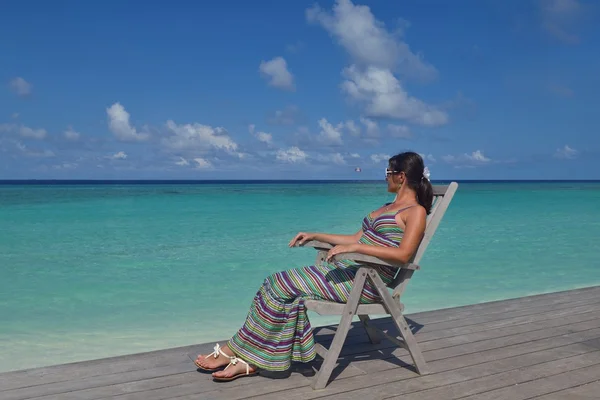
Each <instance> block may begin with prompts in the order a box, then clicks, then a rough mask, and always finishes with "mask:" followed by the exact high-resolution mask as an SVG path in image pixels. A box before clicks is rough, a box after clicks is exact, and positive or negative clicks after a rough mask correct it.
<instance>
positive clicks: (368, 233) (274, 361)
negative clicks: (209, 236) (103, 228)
mask: <svg viewBox="0 0 600 400" xmlns="http://www.w3.org/2000/svg"><path fill="white" fill-rule="evenodd" d="M411 207H412V206H411ZM407 208H408V207H407ZM403 210H404V209H402V210H399V211H391V212H384V213H383V214H381V215H380V216H378V217H377V218H372V217H371V214H369V215H367V216H366V217H365V218H364V219H363V222H362V231H363V234H362V237H361V238H360V240H359V243H364V244H369V245H375V246H390V247H398V246H399V244H400V240H401V238H402V234H403V232H402V229H400V227H399V226H398V224H397V223H396V220H395V217H396V214H397V213H399V212H401V211H403ZM359 267H360V264H358V263H356V262H354V261H351V260H341V261H336V262H335V263H328V262H323V264H322V265H319V266H317V265H311V266H305V267H300V268H294V269H291V270H287V271H282V272H277V273H275V274H273V275H270V276H269V277H267V278H266V279H265V281H264V283H263V284H262V286H261V287H260V289H259V290H258V292H257V293H256V296H255V297H254V300H253V302H252V305H251V307H250V311H249V312H248V316H247V318H246V321H245V323H244V325H243V326H242V328H241V329H240V330H239V331H238V332H237V333H236V334H235V335H234V336H233V337H232V338H231V339H230V340H229V342H228V343H227V344H228V346H229V348H230V349H231V350H232V351H233V352H234V353H235V355H236V356H237V357H239V358H241V359H243V360H244V361H246V362H248V363H249V364H254V365H256V366H257V367H259V368H262V369H265V370H269V371H285V370H287V369H288V368H290V365H291V362H309V361H311V360H313V359H314V358H315V355H316V352H315V343H314V338H313V331H312V327H311V325H310V322H309V320H308V317H307V315H306V308H305V306H304V300H305V299H317V300H328V301H334V302H342V303H344V302H346V301H347V299H348V296H349V295H350V291H351V290H352V284H353V283H354V276H355V274H356V272H357V270H358V268H359ZM395 274H396V269H394V268H389V267H381V268H380V269H379V275H380V276H381V279H382V280H383V281H384V282H385V283H386V284H387V283H389V282H390V281H391V280H392V279H393V278H394V276H395ZM378 300H379V295H378V294H377V291H376V289H375V288H374V287H372V284H371V282H370V281H369V280H368V279H367V282H366V283H365V288H364V289H363V292H362V296H361V299H360V302H361V303H373V302H376V301H378Z"/></svg>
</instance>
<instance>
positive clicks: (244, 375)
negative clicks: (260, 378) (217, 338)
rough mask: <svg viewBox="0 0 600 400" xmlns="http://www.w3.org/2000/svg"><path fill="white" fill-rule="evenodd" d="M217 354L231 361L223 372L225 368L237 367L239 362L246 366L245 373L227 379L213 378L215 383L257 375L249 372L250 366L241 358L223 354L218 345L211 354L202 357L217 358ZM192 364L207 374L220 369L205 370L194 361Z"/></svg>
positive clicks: (255, 372) (254, 372)
mask: <svg viewBox="0 0 600 400" xmlns="http://www.w3.org/2000/svg"><path fill="white" fill-rule="evenodd" d="M219 354H220V355H222V356H223V357H226V358H229V359H230V360H231V361H229V364H227V366H226V367H225V369H224V370H223V371H225V370H226V369H227V368H229V367H230V366H231V365H237V363H238V362H241V363H242V364H246V373H245V374H244V373H240V374H237V375H233V376H229V377H216V376H215V377H213V379H214V380H216V381H221V382H229V381H233V380H235V379H237V378H241V377H246V376H254V375H258V371H256V370H255V371H253V372H250V365H249V364H248V363H247V362H246V361H244V360H242V359H241V358H238V357H236V356H235V355H234V356H228V355H227V354H225V353H224V352H223V350H221V346H220V345H219V343H217V345H216V346H215V347H214V351H213V352H212V353H210V354H209V355H207V356H206V357H204V359H207V358H208V357H210V356H213V357H214V358H217V357H219ZM194 364H196V366H197V367H198V368H200V369H201V370H203V371H207V372H214V371H218V370H220V369H221V367H217V368H205V367H203V366H201V365H200V364H198V362H196V361H194Z"/></svg>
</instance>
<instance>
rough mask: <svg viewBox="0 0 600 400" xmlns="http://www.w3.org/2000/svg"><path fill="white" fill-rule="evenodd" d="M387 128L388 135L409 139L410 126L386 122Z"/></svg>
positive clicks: (410, 135) (410, 134)
mask: <svg viewBox="0 0 600 400" xmlns="http://www.w3.org/2000/svg"><path fill="white" fill-rule="evenodd" d="M387 130H388V132H389V133H390V136H392V137H395V138H403V139H409V138H411V137H412V133H411V131H410V128H409V127H408V126H406V125H394V124H388V126H387Z"/></svg>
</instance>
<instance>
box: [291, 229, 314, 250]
mask: <svg viewBox="0 0 600 400" xmlns="http://www.w3.org/2000/svg"><path fill="white" fill-rule="evenodd" d="M311 240H315V234H314V233H309V232H299V233H298V234H297V235H296V236H295V237H294V238H293V239H292V240H290V244H289V246H290V247H294V246H296V245H298V246H300V245H302V244H304V243H306V242H309V241H311Z"/></svg>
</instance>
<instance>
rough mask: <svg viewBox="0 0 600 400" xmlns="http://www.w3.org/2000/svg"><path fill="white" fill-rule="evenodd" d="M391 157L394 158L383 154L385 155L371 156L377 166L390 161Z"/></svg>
mask: <svg viewBox="0 0 600 400" xmlns="http://www.w3.org/2000/svg"><path fill="white" fill-rule="evenodd" d="M391 157H392V156H390V155H389V154H383V153H379V154H371V161H373V162H374V163H375V164H379V163H381V162H388V160H389V159H390V158H391Z"/></svg>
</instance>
